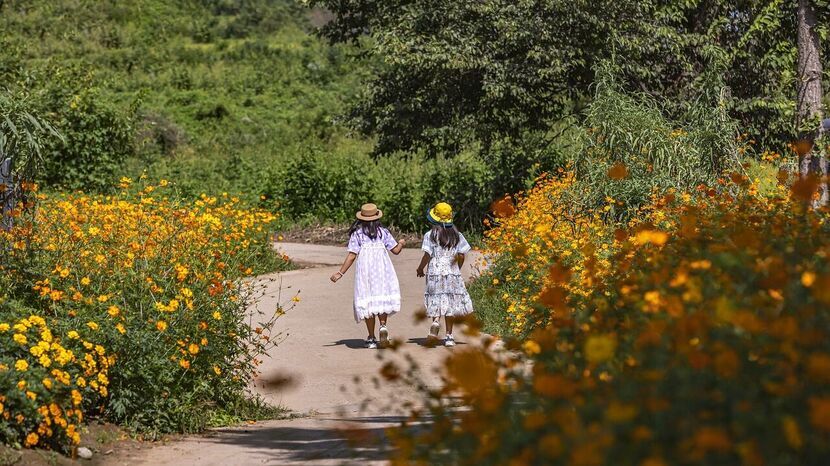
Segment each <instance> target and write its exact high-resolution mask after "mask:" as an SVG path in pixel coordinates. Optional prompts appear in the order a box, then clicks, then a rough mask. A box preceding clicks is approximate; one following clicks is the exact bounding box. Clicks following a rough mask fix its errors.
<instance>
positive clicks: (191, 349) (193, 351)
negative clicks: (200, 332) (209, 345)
mask: <svg viewBox="0 0 830 466" xmlns="http://www.w3.org/2000/svg"><path fill="white" fill-rule="evenodd" d="M187 351H188V352H189V353H190V354H192V355H196V354H198V353H199V345H197V344H196V343H191V344H190V346H188V347H187Z"/></svg>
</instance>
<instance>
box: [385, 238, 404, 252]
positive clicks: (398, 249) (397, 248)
mask: <svg viewBox="0 0 830 466" xmlns="http://www.w3.org/2000/svg"><path fill="white" fill-rule="evenodd" d="M405 244H406V241H404V240H400V241H398V244H397V245H396V246H395V247H394V248H392V249H390V250H389V251H390V252H391V253H392V254H394V255H396V256H397V255H398V254H400V253H401V251H402V250H403V247H404V245H405Z"/></svg>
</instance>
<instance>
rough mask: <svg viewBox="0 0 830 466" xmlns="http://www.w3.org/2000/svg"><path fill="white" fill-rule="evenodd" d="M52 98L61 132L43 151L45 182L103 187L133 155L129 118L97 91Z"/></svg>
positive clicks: (69, 185) (43, 175) (76, 187)
mask: <svg viewBox="0 0 830 466" xmlns="http://www.w3.org/2000/svg"><path fill="white" fill-rule="evenodd" d="M64 92H66V90H65V89H61V90H60V91H59V92H58V95H55V96H53V98H54V99H56V100H57V101H56V102H53V103H51V104H49V105H47V107H46V108H47V109H50V110H51V111H53V112H55V113H56V119H55V121H54V124H55V126H56V127H57V128H58V129H59V130H60V132H61V134H62V135H63V137H64V138H63V140H56V141H55V142H54V143H53V144H51V145H50V146H49V147H48V148H47V150H46V151H45V156H44V162H45V163H44V167H43V174H42V175H41V176H40V177H39V178H40V179H41V180H42V181H44V182H45V183H47V184H49V185H50V186H53V187H64V188H69V189H82V190H88V191H105V190H106V189H107V188H108V187H109V186H111V185H112V182H113V180H114V179H116V174H117V173H121V172H122V169H123V167H124V164H125V162H126V159H127V158H128V157H130V156H132V155H133V154H134V151H135V148H134V144H133V142H134V136H133V128H132V121H131V117H130V116H129V115H127V114H125V113H123V112H121V111H119V110H117V109H116V108H114V107H113V106H112V104H110V103H109V102H108V101H107V99H106V98H105V97H103V96H102V95H101V94H100V93H99V92H98V91H97V90H94V89H91V90H84V91H80V92H79V93H78V94H74V95H71V94H70V95H68V96H66V95H63V93H64Z"/></svg>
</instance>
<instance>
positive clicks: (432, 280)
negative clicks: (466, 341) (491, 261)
mask: <svg viewBox="0 0 830 466" xmlns="http://www.w3.org/2000/svg"><path fill="white" fill-rule="evenodd" d="M452 219H453V212H452V207H451V206H450V205H449V204H447V203H446V202H439V203H438V204H436V205H435V207H433V208H432V209H430V210H429V211H428V212H427V220H428V221H429V223H431V224H432V229H431V230H430V231H428V232H427V233H426V234H425V235H424V242H423V246H421V249H422V250H423V251H424V257H423V258H422V259H421V264H420V265H419V266H418V270H417V273H418V276H419V277H423V276H426V289H425V290H424V303H425V304H426V308H427V316H428V317H431V318H432V324H431V325H430V327H429V337H428V338H430V339H431V340H435V339H437V338H438V332H439V330H440V327H441V324H440V322H439V321H440V318H441V316H444V322H445V324H446V331H447V337H446V338H445V339H444V346H455V339H454V338H453V336H452V327H453V319H454V318H456V317H461V316H465V315H467V314H469V313H471V312H473V302H472V300H471V299H470V295H469V293H467V288H466V287H465V286H464V279H463V278H462V277H461V266H462V265H463V264H464V256H465V254H467V253H468V252H470V249H471V248H470V244H469V243H468V242H467V240H466V239H465V238H464V235H462V234H461V232H459V231H458V229H457V228H456V227H455V225H454V224H453V221H452ZM424 268H426V272H424Z"/></svg>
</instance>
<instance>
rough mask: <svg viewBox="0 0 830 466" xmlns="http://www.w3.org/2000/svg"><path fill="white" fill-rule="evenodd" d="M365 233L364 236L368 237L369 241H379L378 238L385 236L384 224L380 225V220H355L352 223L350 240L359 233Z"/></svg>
mask: <svg viewBox="0 0 830 466" xmlns="http://www.w3.org/2000/svg"><path fill="white" fill-rule="evenodd" d="M357 230H361V231H363V234H364V235H366V236H368V237H369V239H377V238H378V237H380V236H382V235H383V224H382V223H380V219H378V220H371V221H368V222H367V221H366V220H360V219H358V220H355V221H354V223H352V226H351V228H349V238H351V237H352V235H353V234H354V233H355V232H356V231H357Z"/></svg>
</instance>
